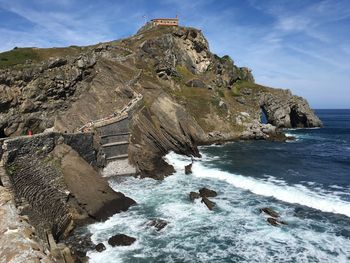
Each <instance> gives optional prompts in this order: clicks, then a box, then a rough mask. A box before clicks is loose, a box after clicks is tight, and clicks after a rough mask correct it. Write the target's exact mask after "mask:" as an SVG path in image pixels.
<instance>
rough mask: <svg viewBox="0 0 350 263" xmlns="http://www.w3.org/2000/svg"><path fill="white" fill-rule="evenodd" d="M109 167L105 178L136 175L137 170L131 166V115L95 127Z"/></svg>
mask: <svg viewBox="0 0 350 263" xmlns="http://www.w3.org/2000/svg"><path fill="white" fill-rule="evenodd" d="M95 130H96V131H97V133H98V134H99V137H100V144H101V148H102V152H103V154H104V156H105V159H106V163H107V166H106V168H105V170H107V172H106V173H104V175H105V176H112V175H113V176H115V175H118V176H119V175H134V174H135V173H136V170H135V168H134V167H133V166H131V165H130V164H129V159H128V157H129V155H128V147H129V137H130V132H129V115H128V114H125V115H124V116H122V117H120V118H119V119H116V120H113V122H108V123H100V125H95Z"/></svg>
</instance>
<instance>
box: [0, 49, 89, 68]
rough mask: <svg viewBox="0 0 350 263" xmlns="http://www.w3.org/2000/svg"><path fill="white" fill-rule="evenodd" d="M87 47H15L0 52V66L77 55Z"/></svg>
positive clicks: (16, 65) (23, 65)
mask: <svg viewBox="0 0 350 263" xmlns="http://www.w3.org/2000/svg"><path fill="white" fill-rule="evenodd" d="M85 48H86V47H76V46H71V47H64V48H15V49H12V50H10V51H6V52H3V53H0V68H1V69H4V68H11V67H16V68H18V67H25V66H26V65H27V63H26V62H27V61H28V60H30V61H32V62H33V63H38V62H41V61H45V60H48V59H49V58H58V57H65V56H69V55H76V54H79V53H80V52H81V51H83V50H84V49H85Z"/></svg>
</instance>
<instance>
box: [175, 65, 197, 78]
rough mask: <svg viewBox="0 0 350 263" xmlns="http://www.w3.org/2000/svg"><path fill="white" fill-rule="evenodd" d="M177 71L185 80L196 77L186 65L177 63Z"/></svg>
mask: <svg viewBox="0 0 350 263" xmlns="http://www.w3.org/2000/svg"><path fill="white" fill-rule="evenodd" d="M176 71H177V72H178V73H179V74H180V75H181V77H182V79H184V80H185V81H187V80H190V79H192V78H194V77H195V75H193V73H192V72H191V71H189V70H188V69H187V68H186V67H185V66H181V65H177V66H176Z"/></svg>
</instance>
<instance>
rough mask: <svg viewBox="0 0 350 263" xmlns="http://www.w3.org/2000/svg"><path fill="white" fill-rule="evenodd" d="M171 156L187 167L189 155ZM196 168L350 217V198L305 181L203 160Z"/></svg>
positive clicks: (254, 190) (199, 174)
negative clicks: (315, 188) (252, 174)
mask: <svg viewBox="0 0 350 263" xmlns="http://www.w3.org/2000/svg"><path fill="white" fill-rule="evenodd" d="M167 159H168V161H169V162H170V163H172V164H173V165H174V166H175V167H176V168H178V169H183V167H184V165H186V164H187V163H188V161H187V162H186V159H184V158H183V157H180V156H178V155H176V154H175V153H170V154H168V155H167ZM192 171H193V175H194V176H196V177H201V178H213V179H218V180H221V181H225V182H227V183H229V184H231V185H233V186H235V187H237V188H241V189H245V190H249V191H251V192H252V193H254V194H257V195H262V196H271V197H274V198H276V199H278V200H281V201H284V202H288V203H294V204H300V205H304V206H308V207H311V208H315V209H318V210H321V211H324V212H330V213H338V214H343V215H346V216H348V217H350V203H349V202H346V201H343V200H341V199H340V198H339V197H338V196H337V195H331V194H326V193H322V191H318V192H315V191H313V190H311V189H309V188H307V187H306V186H304V185H300V184H296V185H287V184H286V183H285V182H284V181H282V180H277V179H275V178H272V177H271V178H269V179H268V180H263V179H256V178H253V177H249V176H243V175H238V174H232V173H229V172H226V171H220V170H219V169H216V168H208V167H206V166H205V165H203V163H202V162H200V161H197V162H194V164H193V166H192Z"/></svg>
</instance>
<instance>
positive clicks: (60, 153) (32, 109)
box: [0, 23, 322, 262]
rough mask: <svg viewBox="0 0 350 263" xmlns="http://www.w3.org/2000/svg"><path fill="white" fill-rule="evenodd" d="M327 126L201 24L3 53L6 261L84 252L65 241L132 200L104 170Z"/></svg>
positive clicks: (147, 171) (0, 111)
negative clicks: (223, 51)
mask: <svg viewBox="0 0 350 263" xmlns="http://www.w3.org/2000/svg"><path fill="white" fill-rule="evenodd" d="M262 115H264V116H266V119H267V123H263V122H262V121H261V116H262ZM319 126H322V123H321V121H320V120H319V118H318V117H317V116H316V115H315V114H314V112H313V111H312V110H311V109H310V107H309V105H308V103H307V101H306V100H305V99H303V98H301V97H298V96H295V95H293V94H292V93H291V92H290V91H289V90H283V89H274V88H270V87H265V86H262V85H259V84H256V83H255V81H254V77H253V75H252V73H251V70H250V69H248V68H246V67H239V66H237V65H235V63H234V61H233V60H232V58H230V57H229V56H223V57H219V56H217V55H215V54H213V53H211V52H210V50H209V44H208V41H207V40H206V39H205V37H204V35H203V33H202V32H201V30H198V29H195V28H189V27H178V26H172V27H162V26H157V25H154V24H151V23H149V24H146V25H145V26H144V27H142V28H141V29H140V30H139V31H138V32H137V33H136V34H135V35H133V36H131V37H129V38H125V39H121V40H117V41H111V42H107V43H99V44H96V45H93V46H87V47H77V46H71V47H67V48H50V49H40V48H15V49H13V50H11V51H8V52H4V53H0V146H1V147H0V157H1V158H2V167H0V169H1V170H0V179H1V180H0V197H1V199H0V201H1V203H0V206H1V207H0V211H1V213H0V218H1V222H4V223H5V224H4V226H5V225H8V227H2V228H0V230H1V236H0V244H12V245H11V246H9V247H8V248H6V249H2V250H1V252H0V258H1V259H5V261H1V262H8V261H10V260H16V259H19V258H20V257H22V256H23V255H27V258H28V261H27V262H38V261H40V262H50V261H52V260H56V261H58V262H72V261H79V260H82V258H83V256H81V255H78V254H79V253H77V252H76V250H75V248H74V246H71V245H68V244H65V240H66V239H67V238H68V237H69V236H71V233H72V231H73V230H74V229H75V228H76V227H77V226H81V225H84V224H86V223H89V222H96V221H101V220H105V219H107V218H108V217H110V216H111V215H113V214H115V213H118V212H120V211H125V210H127V209H128V208H129V207H130V206H131V205H135V204H136V202H135V201H134V200H133V199H132V196H130V197H127V196H125V195H124V194H122V193H119V192H115V191H114V190H112V189H111V188H110V186H109V185H108V183H107V181H106V180H105V178H102V176H101V175H100V172H101V170H102V169H104V168H105V169H107V168H108V169H110V170H111V169H112V172H111V175H113V174H114V175H115V174H117V176H118V175H137V176H141V177H151V178H154V179H163V178H164V177H165V176H168V175H171V174H172V173H173V172H174V168H173V166H171V165H170V164H168V163H167V162H166V161H165V160H164V159H163V158H162V157H163V156H164V155H166V154H167V153H169V152H170V151H173V152H175V153H178V154H183V155H187V156H193V157H200V153H199V150H198V148H197V147H198V146H199V145H205V144H212V143H222V142H226V141H233V140H249V139H253V140H285V139H286V138H285V136H284V135H283V134H282V133H281V131H280V129H281V128H292V127H293V128H297V127H319ZM32 133H33V134H34V135H32V136H27V135H28V134H32ZM15 222H16V223H15ZM27 229H31V230H30V231H31V232H30V233H32V234H30V235H28V231H27ZM13 231H16V233H17V235H20V236H21V239H18V238H16V237H14V235H13ZM15 239H16V240H15ZM14 240H15V241H14ZM1 246H2V247H5V245H1ZM85 252H86V251H85ZM13 262H14V261H13Z"/></svg>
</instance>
